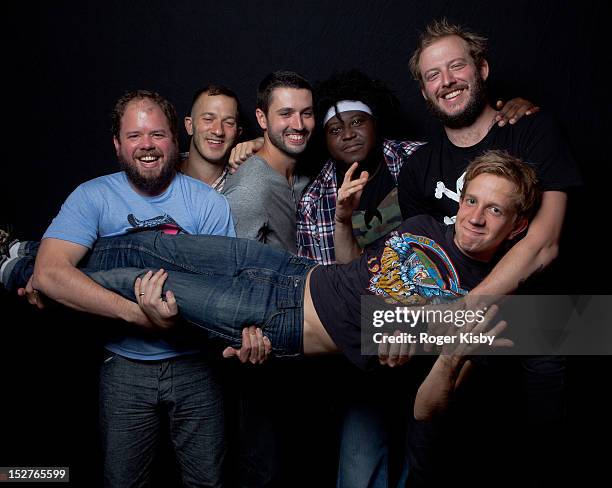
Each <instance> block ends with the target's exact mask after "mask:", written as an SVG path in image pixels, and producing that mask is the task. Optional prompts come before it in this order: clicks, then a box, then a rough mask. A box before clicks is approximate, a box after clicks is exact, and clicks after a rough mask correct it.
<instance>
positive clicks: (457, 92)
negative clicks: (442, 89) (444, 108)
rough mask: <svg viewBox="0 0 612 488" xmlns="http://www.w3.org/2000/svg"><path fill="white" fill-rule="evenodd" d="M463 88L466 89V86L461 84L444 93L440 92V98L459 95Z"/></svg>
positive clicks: (448, 98)
mask: <svg viewBox="0 0 612 488" xmlns="http://www.w3.org/2000/svg"><path fill="white" fill-rule="evenodd" d="M465 90H467V86H462V87H460V88H455V89H454V90H451V91H449V92H446V93H444V94H442V95H441V96H440V98H442V99H443V100H447V101H448V100H454V99H455V98H457V97H458V96H459V95H461V93H463V92H464V91H465Z"/></svg>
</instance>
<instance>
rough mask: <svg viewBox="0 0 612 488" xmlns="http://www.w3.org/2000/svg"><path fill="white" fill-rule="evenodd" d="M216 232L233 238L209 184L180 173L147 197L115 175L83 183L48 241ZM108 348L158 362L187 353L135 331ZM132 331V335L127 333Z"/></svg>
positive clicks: (87, 242) (89, 242)
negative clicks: (158, 232) (154, 231)
mask: <svg viewBox="0 0 612 488" xmlns="http://www.w3.org/2000/svg"><path fill="white" fill-rule="evenodd" d="M150 229H160V230H163V231H164V232H167V233H179V232H184V233H189V234H213V235H222V236H231V237H234V236H235V234H234V224H233V221H232V217H231V214H230V210H229V205H228V203H227V201H226V200H225V198H224V197H223V196H221V195H219V194H218V193H217V192H215V191H214V190H213V189H211V188H210V187H209V186H208V185H205V184H204V183H202V182H200V181H198V180H196V179H194V178H191V177H189V176H186V175H183V174H180V173H179V174H177V176H176V177H175V178H174V180H172V182H171V184H170V186H169V187H168V188H167V189H166V191H165V192H163V193H162V194H161V195H157V196H154V197H145V196H142V195H140V194H138V193H136V192H135V191H134V189H133V188H132V187H131V186H130V184H129V182H128V179H127V177H126V175H125V173H123V172H120V173H114V174H111V175H106V176H102V177H100V178H95V179H93V180H90V181H87V182H85V183H83V184H82V185H79V186H78V187H77V188H76V190H74V191H73V192H72V193H71V194H70V196H69V197H68V198H67V199H66V201H65V202H64V204H63V205H62V208H61V210H60V212H59V213H58V215H57V216H56V217H55V218H54V219H53V221H52V222H51V225H50V226H49V228H48V229H47V231H46V232H45V234H44V236H43V239H44V238H55V239H61V240H64V241H69V242H73V243H75V244H80V245H82V246H85V247H87V248H89V249H91V247H92V246H93V244H94V242H95V241H96V239H97V238H98V237H112V236H117V235H121V234H125V233H127V232H135V231H138V230H150ZM125 330H126V335H125V336H123V337H121V338H118V339H117V340H113V341H112V342H109V343H107V344H106V348H107V349H109V350H111V351H113V352H115V353H117V354H120V355H121V356H125V357H128V358H131V359H141V360H147V359H149V360H158V359H167V358H169V357H173V356H177V355H179V354H185V353H186V352H191V351H185V350H179V349H178V348H177V347H175V346H174V345H170V344H169V343H168V342H166V341H162V340H151V339H150V337H149V336H147V335H144V334H142V335H140V334H138V333H137V332H136V331H135V328H134V327H127V326H126V327H125ZM128 330H129V331H130V335H128V334H127V331H128Z"/></svg>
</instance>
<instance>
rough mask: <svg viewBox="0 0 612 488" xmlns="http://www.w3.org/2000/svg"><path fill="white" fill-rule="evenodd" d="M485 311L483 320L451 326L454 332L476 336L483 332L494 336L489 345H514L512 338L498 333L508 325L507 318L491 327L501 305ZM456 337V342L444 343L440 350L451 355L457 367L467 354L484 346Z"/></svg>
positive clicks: (446, 354) (443, 354)
mask: <svg viewBox="0 0 612 488" xmlns="http://www.w3.org/2000/svg"><path fill="white" fill-rule="evenodd" d="M485 311H486V313H485V314H484V319H483V320H478V319H475V320H471V321H469V322H467V323H466V324H465V325H464V326H463V327H461V328H457V327H455V326H451V327H453V329H455V330H454V331H453V333H454V334H456V335H459V334H465V333H468V334H472V335H475V336H479V335H480V334H481V333H482V334H483V335H485V336H488V337H493V338H494V339H493V342H492V343H491V345H490V346H489V347H512V346H514V343H513V342H512V341H511V340H510V339H506V338H501V337H498V335H499V334H501V333H502V332H503V331H504V330H505V329H506V327H507V326H508V323H507V322H506V321H505V320H500V321H499V322H497V323H496V324H495V326H493V327H491V328H490V327H489V326H490V324H492V323H493V319H494V318H495V316H496V315H497V312H499V307H498V306H497V305H491V306H490V307H489V308H488V309H485ZM454 334H450V335H454ZM456 339H457V340H455V341H454V342H450V343H446V344H444V346H442V349H441V351H440V355H441V356H449V358H450V360H451V362H452V363H453V365H454V366H455V367H456V366H457V365H458V364H460V363H462V361H463V360H464V359H465V356H469V355H471V354H474V353H475V352H476V351H477V349H479V348H480V347H483V346H482V345H481V344H480V343H473V344H472V343H470V342H463V341H461V340H458V339H459V338H458V337H456Z"/></svg>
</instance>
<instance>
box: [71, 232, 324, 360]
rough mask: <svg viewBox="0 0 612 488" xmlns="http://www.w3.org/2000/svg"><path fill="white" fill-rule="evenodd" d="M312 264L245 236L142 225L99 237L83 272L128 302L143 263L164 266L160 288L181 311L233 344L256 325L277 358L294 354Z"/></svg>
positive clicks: (299, 346) (298, 345) (298, 346)
mask: <svg viewBox="0 0 612 488" xmlns="http://www.w3.org/2000/svg"><path fill="white" fill-rule="evenodd" d="M315 265H316V263H315V262H314V261H311V260H309V259H305V258H300V257H297V256H294V255H293V254H290V253H288V252H286V251H283V250H279V249H274V248H271V247H270V246H266V245H264V244H260V243H258V242H255V241H251V240H248V239H234V238H229V237H220V236H192V235H178V236H172V235H167V234H164V233H162V232H155V231H147V232H138V233H134V234H126V235H123V236H118V237H112V238H103V239H99V240H98V241H97V242H96V245H95V246H94V248H93V250H92V252H91V255H90V258H89V261H88V262H87V265H86V269H84V270H83V271H84V272H86V273H87V274H88V275H89V276H90V277H91V278H92V279H93V280H95V281H96V282H98V283H99V284H101V285H102V286H104V287H105V288H108V289H111V290H113V291H115V292H117V293H119V294H121V295H123V296H124V297H126V298H128V299H131V300H134V299H135V298H134V282H135V280H136V278H137V277H138V276H140V275H142V273H143V269H144V270H146V269H149V268H152V269H157V268H164V269H165V270H167V271H168V280H167V281H166V283H165V286H164V288H165V290H172V291H173V292H174V294H175V295H176V299H177V303H178V307H179V311H180V313H181V315H182V317H183V318H184V319H186V320H187V321H188V322H191V323H192V324H194V325H197V326H198V327H200V328H201V329H202V330H203V331H204V332H206V333H207V335H209V336H211V337H212V338H217V339H221V340H222V342H224V343H225V344H227V345H231V346H235V347H239V345H240V343H241V337H242V329H243V328H244V327H245V326H249V325H258V326H259V327H261V328H262V330H263V332H264V334H265V335H267V336H268V338H269V339H270V341H271V342H272V347H273V352H274V353H275V355H276V356H297V355H300V354H301V353H302V352H303V325H304V310H303V307H304V286H305V281H306V275H307V274H308V271H309V270H310V269H311V268H313V267H314V266H315ZM98 270H106V271H98Z"/></svg>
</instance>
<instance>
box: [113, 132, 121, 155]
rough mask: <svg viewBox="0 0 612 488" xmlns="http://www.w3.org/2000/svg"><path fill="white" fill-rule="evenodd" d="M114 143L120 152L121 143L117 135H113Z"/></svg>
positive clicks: (116, 149)
mask: <svg viewBox="0 0 612 488" xmlns="http://www.w3.org/2000/svg"><path fill="white" fill-rule="evenodd" d="M113 144H114V146H115V151H116V152H119V148H120V147H121V144H120V143H119V139H117V138H116V137H115V136H113Z"/></svg>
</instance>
